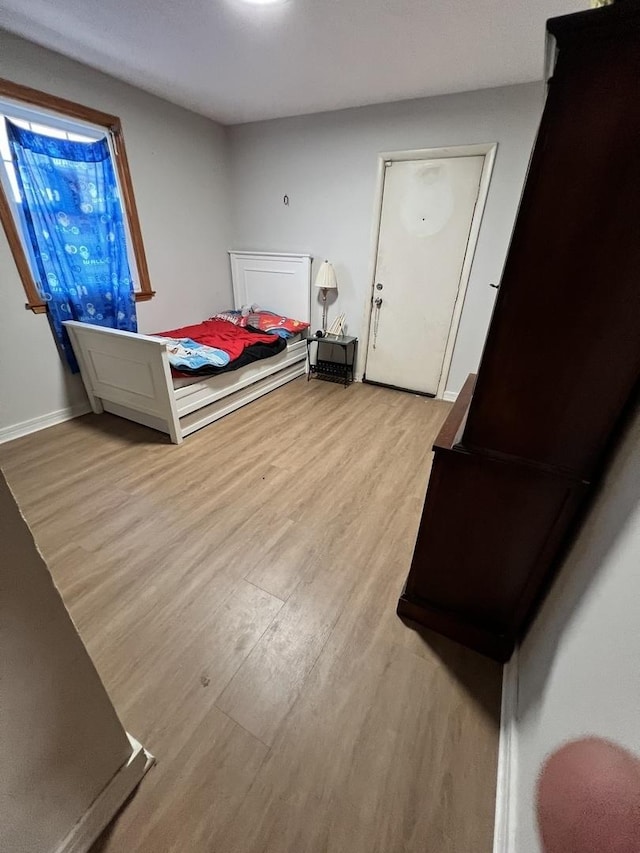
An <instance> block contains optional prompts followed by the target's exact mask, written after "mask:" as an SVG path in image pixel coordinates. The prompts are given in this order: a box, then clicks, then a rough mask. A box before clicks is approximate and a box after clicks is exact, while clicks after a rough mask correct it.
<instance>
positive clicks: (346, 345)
mask: <svg viewBox="0 0 640 853" xmlns="http://www.w3.org/2000/svg"><path fill="white" fill-rule="evenodd" d="M313 343H316V344H317V345H318V346H317V348H316V363H315V364H311V344H313ZM327 346H334V347H340V349H342V354H343V356H344V360H342V361H327V359H326V358H322V357H321V355H322V351H323V349H324V348H325V347H327ZM357 347H358V339H357V338H354V337H351V336H350V335H326V336H325V337H324V338H316V337H308V338H307V361H308V363H309V372H308V373H307V381H308V380H309V379H311V377H312V376H316V377H317V378H318V379H325V380H326V381H327V382H340V383H342V384H343V385H344V386H345V388H346V387H347V385H349V384H350V383H351V382H353V370H354V365H355V363H356V350H357Z"/></svg>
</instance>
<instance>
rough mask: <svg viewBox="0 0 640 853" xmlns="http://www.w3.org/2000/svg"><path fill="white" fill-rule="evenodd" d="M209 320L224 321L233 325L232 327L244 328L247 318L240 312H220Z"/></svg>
mask: <svg viewBox="0 0 640 853" xmlns="http://www.w3.org/2000/svg"><path fill="white" fill-rule="evenodd" d="M209 319H210V320H226V321H227V322H229V323H233V325H234V326H246V325H247V318H246V316H245V315H243V313H242V311H233V310H231V311H221V312H220V313H219V314H214V315H213V317H209Z"/></svg>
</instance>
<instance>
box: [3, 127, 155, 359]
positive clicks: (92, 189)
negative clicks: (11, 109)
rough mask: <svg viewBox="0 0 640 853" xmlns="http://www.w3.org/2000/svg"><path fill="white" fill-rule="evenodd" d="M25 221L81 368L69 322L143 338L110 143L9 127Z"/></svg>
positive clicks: (57, 318)
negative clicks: (66, 324)
mask: <svg viewBox="0 0 640 853" xmlns="http://www.w3.org/2000/svg"><path fill="white" fill-rule="evenodd" d="M7 132H8V137H9V144H10V146H11V152H12V155H13V160H14V162H15V165H16V172H17V177H18V185H19V188H20V193H21V195H22V205H21V207H22V216H23V223H24V225H25V228H26V231H27V235H28V238H29V240H30V242H31V249H32V253H31V257H32V259H33V260H34V261H35V264H36V268H37V269H36V273H37V275H36V278H38V279H39V285H40V289H41V292H42V296H43V298H44V299H45V301H46V302H47V308H48V312H49V319H50V322H51V325H52V327H53V330H54V334H55V336H56V338H57V340H58V343H59V345H60V346H61V347H62V349H63V351H64V353H65V354H66V357H67V360H68V362H69V365H70V366H71V369H72V370H73V371H74V372H76V371H77V370H78V365H77V363H76V359H75V356H74V354H73V350H72V348H71V343H70V341H69V338H68V335H67V333H66V331H65V328H64V326H63V325H62V321H63V320H82V321H83V322H85V323H92V324H94V325H97V326H108V327H109V328H112V329H125V330H127V331H130V332H135V331H137V329H138V325H137V320H136V308H135V295H134V291H133V281H132V279H131V271H130V269H129V261H128V258H127V245H126V237H125V228H124V221H123V213H122V206H121V203H120V198H119V195H118V188H117V184H116V179H115V174H114V171H113V163H112V162H111V153H110V151H109V145H108V143H107V140H106V139H100V140H98V141H97V142H71V141H69V140H66V139H55V138H53V137H51V136H44V135H42V134H40V133H34V132H33V131H31V130H24V129H23V128H21V127H18V126H17V125H15V124H12V123H11V122H10V121H7Z"/></svg>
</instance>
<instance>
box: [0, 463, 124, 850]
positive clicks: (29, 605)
mask: <svg viewBox="0 0 640 853" xmlns="http://www.w3.org/2000/svg"><path fill="white" fill-rule="evenodd" d="M0 542H2V560H0V649H1V650H2V653H1V654H0V685H1V687H0V756H2V771H1V772H0V815H2V819H1V820H0V850H2V851H3V853H51V851H52V850H57V849H58V845H59V844H60V842H61V841H62V840H63V838H65V836H66V835H67V833H69V832H70V831H71V829H72V828H73V827H74V826H75V824H76V823H77V822H78V820H79V819H80V818H81V817H82V816H83V815H84V814H85V812H86V811H87V809H88V808H89V806H90V805H91V803H92V802H93V801H94V800H95V798H96V797H97V795H98V794H99V793H100V792H101V791H102V790H103V788H104V787H105V786H106V785H107V783H108V782H109V781H110V780H111V779H112V777H113V776H114V774H115V773H116V772H117V771H118V769H119V768H120V767H121V766H122V765H123V764H124V763H125V762H126V761H127V760H128V759H129V756H130V755H131V745H130V743H129V740H128V738H127V736H126V734H125V731H124V729H123V728H122V725H121V724H120V721H119V720H118V717H117V716H116V712H115V710H114V708H113V705H112V704H111V702H110V700H109V697H108V696H107V693H106V691H105V689H104V687H103V685H102V682H101V681H100V678H99V677H98V674H97V672H96V670H95V668H94V666H93V664H92V662H91V659H90V658H89V655H88V653H87V651H86V649H85V647H84V645H83V643H82V640H81V639H80V637H79V636H78V633H77V631H76V629H75V627H74V625H73V622H72V621H71V618H70V616H69V614H68V613H67V611H66V609H65V606H64V604H63V603H62V599H61V598H60V595H59V593H58V591H57V589H56V588H55V586H54V584H53V580H52V579H51V575H50V574H49V571H48V569H47V567H46V565H45V563H44V561H43V559H42V557H41V556H40V554H39V553H38V551H37V549H36V546H35V543H34V541H33V538H32V536H31V533H30V531H29V528H28V527H27V525H26V522H25V521H24V519H23V518H22V516H21V515H20V512H19V510H18V507H17V505H16V503H15V500H14V498H13V495H12V494H11V492H10V491H9V489H8V487H7V484H6V481H5V479H4V477H3V475H2V473H1V472H0Z"/></svg>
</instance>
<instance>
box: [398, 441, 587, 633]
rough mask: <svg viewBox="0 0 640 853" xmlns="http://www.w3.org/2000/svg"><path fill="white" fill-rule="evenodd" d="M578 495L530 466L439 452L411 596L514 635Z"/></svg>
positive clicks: (410, 584)
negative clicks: (532, 583)
mask: <svg viewBox="0 0 640 853" xmlns="http://www.w3.org/2000/svg"><path fill="white" fill-rule="evenodd" d="M575 489H576V484H575V483H574V482H570V481H567V480H565V479H564V478H562V477H554V476H551V475H549V474H548V473H545V472H542V471H536V470H535V469H532V468H530V467H526V466H520V465H515V464H511V463H505V462H501V461H497V460H495V459H491V458H486V457H482V456H475V455H471V454H467V453H464V452H460V451H457V450H453V451H441V450H440V451H436V456H435V459H434V465H433V471H432V476H431V480H430V483H429V489H428V491H427V498H426V502H425V507H424V512H423V517H422V522H421V525H420V529H419V532H418V537H417V540H416V546H415V550H414V555H413V560H412V564H411V571H410V573H409V578H408V580H407V587H406V591H407V594H409V595H410V596H415V597H417V598H420V599H423V600H424V601H427V602H430V603H431V604H432V605H433V606H434V607H437V608H439V609H441V610H444V611H450V612H455V613H456V614H458V616H459V617H462V618H464V619H466V620H468V621H469V622H470V623H471V624H473V625H475V626H477V627H478V628H483V629H486V630H490V631H493V632H494V633H496V634H501V633H508V632H513V631H514V630H515V629H514V614H515V613H516V611H517V609H518V606H519V604H520V603H521V601H522V598H523V595H524V593H525V591H526V590H527V589H528V585H529V580H530V578H531V577H532V576H533V575H535V573H536V571H538V570H539V569H538V568H537V567H539V566H540V561H541V557H542V555H543V554H544V552H545V546H546V544H547V541H548V539H549V536H550V531H553V530H554V529H555V528H556V524H557V521H558V519H559V518H560V517H561V516H562V514H563V511H564V508H565V506H566V503H567V500H568V499H570V496H571V495H572V494H573V492H574V491H575ZM545 568H547V569H548V565H547V566H546V567H545Z"/></svg>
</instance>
